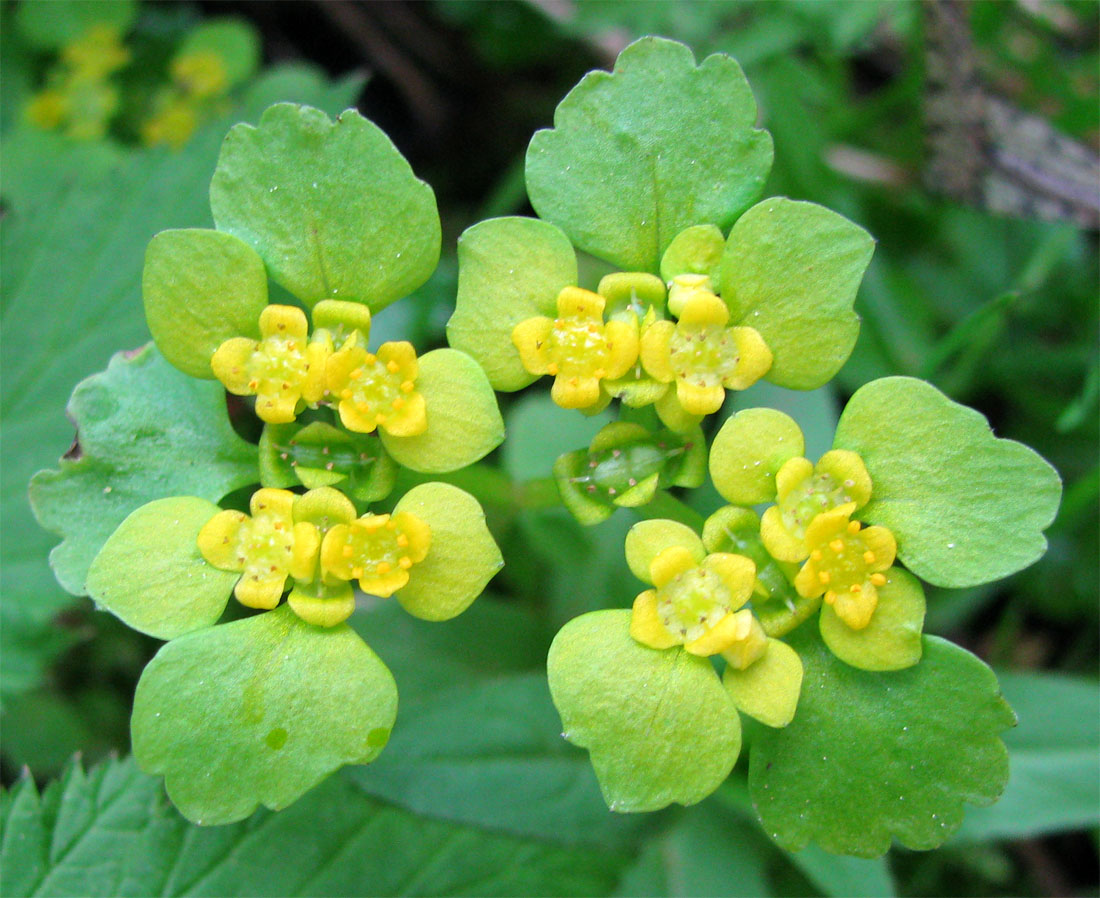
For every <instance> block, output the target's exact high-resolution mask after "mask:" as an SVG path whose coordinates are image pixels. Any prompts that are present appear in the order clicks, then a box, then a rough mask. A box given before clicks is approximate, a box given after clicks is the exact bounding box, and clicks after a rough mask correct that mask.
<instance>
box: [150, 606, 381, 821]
mask: <svg viewBox="0 0 1100 898" xmlns="http://www.w3.org/2000/svg"><path fill="white" fill-rule="evenodd" d="M396 716H397V687H396V685H395V684H394V681H393V676H392V675H391V674H390V672H389V670H388V669H387V668H386V666H385V665H384V664H383V663H382V662H381V661H380V660H379V658H378V656H377V655H375V654H374V652H372V651H371V650H370V648H368V647H367V644H366V643H365V642H363V640H361V639H360V638H359V637H358V635H356V633H355V632H354V631H353V630H352V629H351V628H350V627H348V626H346V625H344V624H341V625H338V626H336V627H332V628H330V629H325V628H321V627H314V626H311V625H310V624H307V623H305V622H304V621H302V620H301V619H300V618H299V617H298V616H297V615H296V614H294V612H293V611H291V610H290V608H289V607H288V606H286V605H284V606H282V607H281V608H277V609H275V610H274V611H269V612H266V613H264V614H258V615H255V616H253V617H249V618H246V619H244V620H239V621H235V622H233V623H229V624H223V625H221V626H217V627H210V628H207V629H205V630H198V631H196V632H193V633H189V634H187V635H185V636H181V637H179V638H178V639H174V640H172V641H171V642H169V643H167V644H166V645H165V646H163V647H162V648H161V650H160V651H159V652H158V653H157V655H156V657H155V658H153V660H152V661H150V662H149V665H148V666H147V667H146V668H145V670H144V672H143V673H142V675H141V680H140V681H139V683H138V687H137V693H136V695H135V696H134V716H133V744H134V756H135V757H136V758H137V760H138V763H139V764H140V765H141V767H142V769H143V770H146V771H148V772H149V773H159V774H163V775H164V778H165V786H166V788H167V790H168V794H169V795H170V796H171V797H172V801H173V803H174V804H175V805H176V807H178V808H179V809H180V812H181V813H182V814H183V815H184V816H185V817H187V818H188V819H189V820H193V821H195V822H196V823H232V822H234V821H237V820H242V819H244V818H245V817H247V816H248V815H249V814H251V813H252V812H253V811H255V810H256V808H257V807H258V806H259V805H261V804H262V805H263V806H264V807H267V808H271V809H272V810H279V809H281V808H284V807H286V806H287V805H289V804H291V803H292V802H294V801H296V800H297V799H298V798H299V797H301V795H302V794H303V793H305V792H306V791H307V790H309V789H311V788H312V787H313V786H315V785H317V783H319V782H320V781H321V780H322V779H324V778H325V777H326V776H328V775H329V774H330V773H332V772H333V771H334V770H336V769H338V768H339V767H342V766H343V765H345V764H367V763H370V762H371V761H372V760H374V758H376V757H377V756H378V754H379V752H381V751H382V749H383V748H384V747H385V745H386V742H387V741H388V739H389V736H390V730H391V729H392V728H393V722H394V719H395V718H396Z"/></svg>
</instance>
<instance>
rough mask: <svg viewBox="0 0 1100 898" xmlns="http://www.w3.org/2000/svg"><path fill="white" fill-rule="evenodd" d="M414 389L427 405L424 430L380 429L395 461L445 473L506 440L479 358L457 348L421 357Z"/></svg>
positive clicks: (424, 472) (493, 395)
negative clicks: (398, 432) (404, 433)
mask: <svg viewBox="0 0 1100 898" xmlns="http://www.w3.org/2000/svg"><path fill="white" fill-rule="evenodd" d="M418 361H419V373H418V374H417V378H416V389H417V390H418V391H419V392H420V394H421V395H422V396H423V397H424V403H425V405H426V406H427V414H428V429H427V430H425V431H424V433H422V434H419V435H418V436H415V437H395V436H393V435H392V434H389V433H387V432H386V431H385V430H382V431H381V433H380V436H381V437H382V445H383V446H385V447H386V451H387V452H389V454H390V455H391V456H392V457H393V459H394V461H396V462H397V463H398V464H399V465H404V466H405V467H406V468H410V469H412V470H413V471H419V472H421V473H422V474H443V473H446V472H448V471H457V470H458V469H459V468H465V467H466V466H467V465H472V464H473V463H474V462H475V461H478V460H479V459H481V458H483V457H484V456H485V455H487V454H488V453H490V452H492V451H493V450H494V449H496V447H497V446H499V445H500V444H501V442H503V440H504V420H503V419H502V418H501V417H500V409H499V408H498V407H497V397H496V393H494V392H493V388H492V385H491V384H490V383H489V379H488V378H487V377H486V376H485V372H484V371H483V370H482V369H481V367H480V366H479V365H478V363H477V362H475V361H474V360H473V359H472V358H470V357H469V356H468V355H466V353H464V352H459V351H458V350H457V349H436V350H433V351H432V352H429V353H427V354H426V355H422V356H421V357H420V359H419V360H418Z"/></svg>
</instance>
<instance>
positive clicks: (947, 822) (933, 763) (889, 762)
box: [749, 627, 1016, 858]
mask: <svg viewBox="0 0 1100 898" xmlns="http://www.w3.org/2000/svg"><path fill="white" fill-rule="evenodd" d="M790 643H791V647H792V648H794V649H795V650H796V651H797V652H798V653H799V654H800V655H801V656H802V663H803V666H804V669H805V678H804V680H803V683H802V697H801V699H800V700H799V705H798V712H797V713H796V714H795V718H794V720H793V721H792V722H791V724H790V725H789V726H787V727H786V728H784V729H782V730H770V729H769V730H762V731H760V733H759V736H758V737H757V738H756V739H755V740H754V742H753V745H752V754H751V757H750V763H749V785H750V788H751V790H752V797H753V802H754V803H755V805H756V809H757V813H758V814H759V815H760V820H761V824H762V825H763V827H764V829H765V831H766V832H768V833H769V834H770V835H771V836H772V838H773V839H775V841H776V842H778V843H779V844H780V845H781V846H782V847H784V848H786V849H787V850H789V851H798V850H799V849H801V848H802V847H804V846H805V845H806V844H807V843H808V842H810V841H811V840H812V841H815V842H816V843H817V844H818V845H820V846H821V847H822V848H824V849H825V850H826V851H830V852H833V853H836V854H851V855H855V856H857V857H868V858H870V857H877V856H879V855H881V854H884V853H885V852H886V850H887V849H888V848H889V847H890V843H891V840H897V841H898V842H899V843H900V844H902V845H904V846H906V847H908V848H914V849H920V850H923V849H929V848H935V847H936V846H937V845H940V844H942V843H943V842H944V841H945V840H946V839H947V837H948V836H950V835H951V833H953V832H954V831H955V830H956V829H958V827H959V825H960V824H961V823H962V818H963V804H964V802H966V803H970V804H981V805H985V804H992V803H993V802H994V801H996V800H997V797H998V796H999V795H1000V794H1001V792H1002V791H1003V789H1004V786H1005V782H1006V781H1007V780H1008V752H1007V751H1006V750H1005V747H1004V744H1003V743H1002V742H1001V740H1000V738H999V735H1000V733H1001V732H1002V731H1003V730H1006V729H1008V728H1009V727H1011V726H1013V725H1014V723H1015V720H1016V718H1015V715H1014V714H1013V713H1012V710H1011V709H1010V708H1009V707H1008V705H1007V704H1006V702H1005V701H1004V699H1002V698H1001V696H1000V692H999V690H998V687H997V680H996V677H994V676H993V672H992V671H990V670H989V668H988V667H986V666H985V665H984V664H983V663H982V662H981V661H979V660H978V659H977V658H975V657H974V656H973V655H971V654H970V653H969V652H966V651H964V650H963V649H961V648H959V647H958V646H955V645H952V644H951V643H949V642H946V641H944V640H942V639H937V638H935V637H927V636H926V637H925V639H924V657H923V658H922V660H921V663H920V664H918V665H916V666H915V667H910V668H908V669H907V670H902V671H896V672H890V673H872V672H868V671H861V670H857V669H855V668H853V667H849V666H848V665H846V664H844V663H843V662H841V661H839V660H837V659H836V658H835V657H833V655H832V654H831V653H830V652H829V651H828V649H826V648H825V646H824V645H823V644H822V643H821V641H820V639H819V638H818V636H817V634H816V633H814V632H813V629H812V628H808V627H802V628H800V629H799V630H798V631H796V632H795V633H793V634H792V635H791V637H790Z"/></svg>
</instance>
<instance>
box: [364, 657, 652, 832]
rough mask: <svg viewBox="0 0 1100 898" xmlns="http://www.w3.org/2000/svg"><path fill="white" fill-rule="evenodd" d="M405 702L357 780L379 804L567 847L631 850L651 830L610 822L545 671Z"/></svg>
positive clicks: (621, 819) (626, 819) (623, 819)
mask: <svg viewBox="0 0 1100 898" xmlns="http://www.w3.org/2000/svg"><path fill="white" fill-rule="evenodd" d="M424 663H426V664H431V663H432V661H431V659H426V660H425V662H424ZM403 685H404V684H403V683H402V681H401V680H400V677H399V678H398V686H399V687H403ZM402 703H403V706H402V709H401V724H400V726H399V727H398V728H397V730H396V731H395V732H394V737H393V739H392V740H391V742H390V744H389V746H388V747H387V749H386V751H385V752H383V753H382V756H381V757H380V758H379V759H378V760H377V761H375V762H374V763H373V764H371V765H370V766H369V767H361V768H356V769H355V770H354V771H349V774H348V775H349V776H350V777H351V778H352V779H353V780H354V781H355V782H356V783H358V784H359V785H361V786H362V787H363V789H365V790H366V791H367V792H369V793H370V794H371V795H374V796H377V797H378V798H382V799H385V800H387V801H391V802H393V803H395V804H398V805H400V806H401V807H404V808H407V809H408V810H410V811H413V812H415V813H419V814H425V815H427V816H431V817H436V818H440V819H445V820H453V821H456V822H459V823H468V824H473V825H477V826H481V827H484V828H486V829H491V830H496V831H500V832H506V833H511V834H514V835H523V836H534V837H536V838H539V839H546V840H549V841H553V842H561V843H565V844H583V843H599V844H604V845H618V846H622V845H623V844H625V843H626V842H627V841H629V840H632V839H635V838H637V837H638V836H639V835H640V833H641V832H642V830H643V828H644V827H646V826H648V825H649V821H648V820H647V818H645V817H643V816H624V815H620V814H610V813H608V810H607V805H606V804H604V801H603V798H602V797H601V796H600V790H599V786H598V785H597V783H596V777H595V775H594V774H593V772H592V765H591V763H589V760H588V757H587V755H586V754H585V753H584V752H582V751H580V750H578V749H576V748H573V747H572V746H570V745H569V744H568V743H567V742H566V741H565V740H564V739H562V738H561V735H560V733H559V730H560V726H559V720H558V715H557V712H556V711H555V710H554V706H553V705H552V704H551V702H550V693H549V691H548V690H547V686H546V677H545V675H544V674H543V673H541V672H539V673H530V674H514V675H510V676H505V677H499V678H494V679H488V680H483V681H482V682H475V683H472V684H471V683H468V682H467V683H462V684H460V685H459V684H455V685H453V686H451V687H450V688H444V689H439V690H437V691H436V693H435V694H434V695H432V696H431V697H430V698H429V697H425V699H424V700H423V701H422V702H420V703H419V704H418V705H417V706H416V707H413V708H411V709H409V708H407V707H405V706H404V699H403V698H402Z"/></svg>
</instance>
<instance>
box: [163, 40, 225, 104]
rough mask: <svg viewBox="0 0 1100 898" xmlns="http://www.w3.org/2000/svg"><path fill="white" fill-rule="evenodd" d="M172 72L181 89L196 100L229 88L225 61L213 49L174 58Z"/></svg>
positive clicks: (221, 92) (212, 95) (213, 95)
mask: <svg viewBox="0 0 1100 898" xmlns="http://www.w3.org/2000/svg"><path fill="white" fill-rule="evenodd" d="M171 73H172V80H173V81H175V82H176V84H177V85H178V87H179V89H180V90H181V91H182V92H183V93H184V94H185V95H187V96H188V97H189V98H192V99H195V100H204V99H207V98H209V97H215V96H218V95H220V94H223V93H225V92H226V90H227V89H228V88H229V76H228V72H227V71H226V68H225V61H224V60H223V59H222V58H221V56H219V55H218V54H217V53H214V52H213V51H211V50H197V51H194V52H191V53H184V54H182V55H180V56H177V57H176V58H175V59H173V60H172V65H171Z"/></svg>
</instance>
